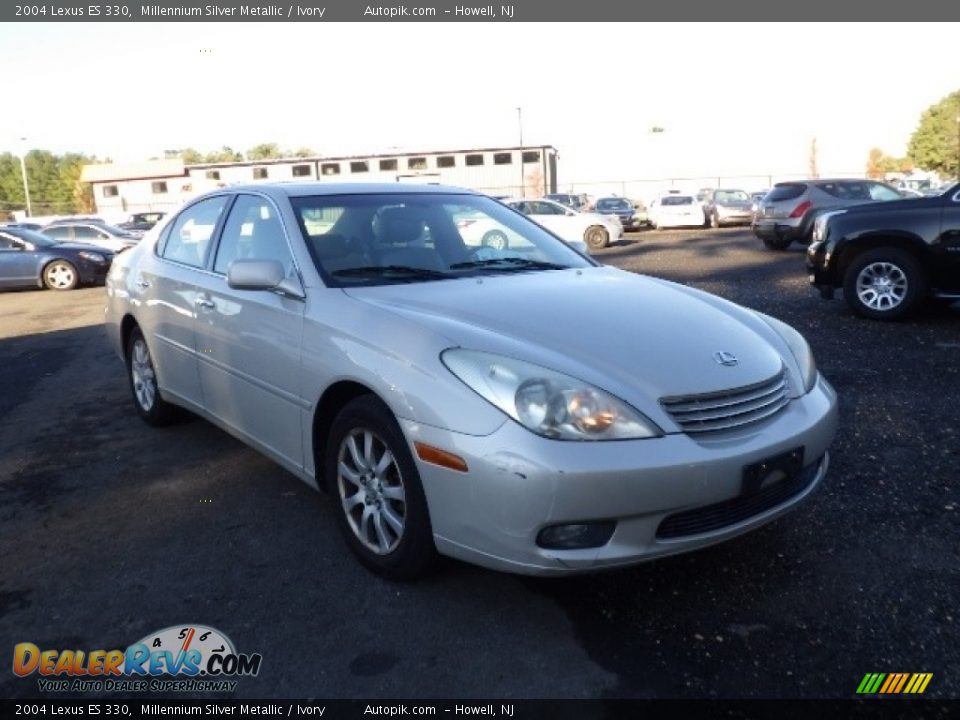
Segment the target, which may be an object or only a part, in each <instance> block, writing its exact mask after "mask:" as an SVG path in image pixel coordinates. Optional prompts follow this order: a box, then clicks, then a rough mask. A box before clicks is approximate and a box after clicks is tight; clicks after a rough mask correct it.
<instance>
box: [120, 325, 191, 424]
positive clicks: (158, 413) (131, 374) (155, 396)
mask: <svg viewBox="0 0 960 720" xmlns="http://www.w3.org/2000/svg"><path fill="white" fill-rule="evenodd" d="M127 378H128V379H129V381H130V393H131V394H132V395H133V404H134V406H135V407H136V408H137V414H138V415H140V417H141V418H143V420H144V422H146V423H147V424H148V425H153V426H154V427H161V426H163V425H169V424H170V423H172V422H174V421H175V420H176V419H177V418H178V417H179V415H180V408H178V407H177V406H176V405H172V404H171V403H168V402H167V401H166V400H164V399H163V398H162V397H160V389H159V387H158V386H157V373H156V371H155V370H154V367H153V356H152V355H151V354H150V348H148V347H147V341H146V339H145V338H144V337H143V333H142V332H140V328H138V327H135V328H134V329H133V330H132V331H131V332H130V337H129V338H128V339H127Z"/></svg>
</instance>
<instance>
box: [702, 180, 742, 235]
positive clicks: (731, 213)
mask: <svg viewBox="0 0 960 720" xmlns="http://www.w3.org/2000/svg"><path fill="white" fill-rule="evenodd" d="M702 204H703V213H704V215H706V220H705V223H704V224H706V225H709V226H710V227H714V228H718V227H722V226H724V225H749V224H750V222H751V221H752V220H753V213H752V212H751V209H750V206H751V204H752V203H751V200H750V196H749V195H747V193H745V192H744V191H743V190H735V189H732V188H721V189H718V190H708V191H707V192H706V194H705V195H704V197H703V200H702Z"/></svg>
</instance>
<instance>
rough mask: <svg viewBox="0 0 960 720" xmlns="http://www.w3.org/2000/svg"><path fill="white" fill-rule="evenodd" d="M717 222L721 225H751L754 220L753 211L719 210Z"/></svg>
mask: <svg viewBox="0 0 960 720" xmlns="http://www.w3.org/2000/svg"><path fill="white" fill-rule="evenodd" d="M717 222H719V223H720V224H721V225H749V224H750V223H752V222H753V213H752V212H750V211H749V210H745V211H743V212H736V211H731V212H728V213H724V212H722V211H721V212H718V213H717Z"/></svg>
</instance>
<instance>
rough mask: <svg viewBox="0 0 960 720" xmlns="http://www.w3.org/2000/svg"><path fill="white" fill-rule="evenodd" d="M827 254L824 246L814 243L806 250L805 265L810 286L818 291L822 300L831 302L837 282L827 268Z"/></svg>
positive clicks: (823, 244) (820, 243) (821, 243)
mask: <svg viewBox="0 0 960 720" xmlns="http://www.w3.org/2000/svg"><path fill="white" fill-rule="evenodd" d="M828 259H829V254H828V252H827V247H826V244H825V243H823V242H814V243H812V244H811V245H810V246H809V247H808V248H807V254H806V263H807V274H808V277H809V279H810V284H811V285H813V286H814V287H815V288H817V289H818V290H819V291H820V297H822V298H823V299H824V300H832V299H833V295H834V292H835V291H836V288H837V285H838V281H837V278H835V277H834V274H833V273H832V272H831V271H830V270H829V266H828Z"/></svg>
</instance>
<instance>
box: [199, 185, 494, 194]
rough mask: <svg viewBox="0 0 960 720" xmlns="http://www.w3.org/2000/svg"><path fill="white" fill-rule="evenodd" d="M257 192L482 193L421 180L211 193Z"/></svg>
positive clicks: (248, 188) (233, 188)
mask: <svg viewBox="0 0 960 720" xmlns="http://www.w3.org/2000/svg"><path fill="white" fill-rule="evenodd" d="M224 192H227V193H237V192H255V193H267V194H270V195H274V196H286V197H310V196H313V195H374V194H376V195H390V194H393V195H410V194H428V195H440V194H451V193H452V194H458V195H477V196H482V193H478V192H476V191H475V190H468V189H466V188H461V187H452V186H448V185H420V184H418V183H327V182H267V183H247V184H242V185H230V186H228V187H226V188H220V189H219V190H215V191H212V192H210V193H207V195H217V194H220V193H224Z"/></svg>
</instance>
